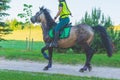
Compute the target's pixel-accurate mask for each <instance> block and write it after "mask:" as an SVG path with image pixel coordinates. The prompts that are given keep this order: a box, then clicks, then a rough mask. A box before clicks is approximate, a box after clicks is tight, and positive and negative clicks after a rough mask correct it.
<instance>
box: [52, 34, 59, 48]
mask: <svg viewBox="0 0 120 80" xmlns="http://www.w3.org/2000/svg"><path fill="white" fill-rule="evenodd" d="M58 39H59V32H55V36H54V40H53V42H52V44H51V47H58Z"/></svg>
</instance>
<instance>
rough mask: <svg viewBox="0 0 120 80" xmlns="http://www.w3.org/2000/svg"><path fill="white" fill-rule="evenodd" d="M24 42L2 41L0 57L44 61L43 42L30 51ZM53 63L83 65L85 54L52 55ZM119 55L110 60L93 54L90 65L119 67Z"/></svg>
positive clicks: (104, 56) (55, 53)
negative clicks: (41, 50)
mask: <svg viewBox="0 0 120 80" xmlns="http://www.w3.org/2000/svg"><path fill="white" fill-rule="evenodd" d="M24 43H25V41H3V42H0V45H1V46H2V48H0V56H1V57H5V58H7V59H24V60H34V61H40V62H41V61H42V62H44V61H46V60H45V59H44V58H43V56H42V54H41V52H40V49H41V48H42V47H43V46H44V43H43V42H34V47H33V50H32V51H29V50H26V48H25V47H24V45H25V44H24ZM53 61H54V62H57V63H62V64H84V62H85V54H74V53H73V52H72V51H70V50H68V51H67V52H66V53H58V52H54V53H53ZM119 63H120V54H119V52H118V53H115V54H113V56H112V57H111V58H109V57H107V56H106V54H97V53H96V54H95V55H94V56H93V59H92V64H93V65H96V66H111V67H120V64H119Z"/></svg>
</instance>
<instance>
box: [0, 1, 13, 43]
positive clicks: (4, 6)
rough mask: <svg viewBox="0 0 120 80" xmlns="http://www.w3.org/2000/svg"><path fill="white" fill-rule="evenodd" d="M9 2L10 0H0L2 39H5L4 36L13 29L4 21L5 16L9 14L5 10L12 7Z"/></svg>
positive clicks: (0, 32) (0, 35) (0, 37)
mask: <svg viewBox="0 0 120 80" xmlns="http://www.w3.org/2000/svg"><path fill="white" fill-rule="evenodd" d="M9 2H10V0H0V41H1V40H4V39H3V38H2V36H3V35H5V34H8V33H9V31H11V30H10V29H9V27H8V25H7V24H6V23H5V22H3V18H4V17H5V16H9V14H8V13H5V11H6V10H8V9H9V8H10V6H9V5H8V3H9Z"/></svg>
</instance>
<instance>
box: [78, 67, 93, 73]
mask: <svg viewBox="0 0 120 80" xmlns="http://www.w3.org/2000/svg"><path fill="white" fill-rule="evenodd" d="M87 70H88V71H89V72H90V71H91V70H92V67H91V66H87V67H83V68H81V69H80V70H79V72H85V71H87Z"/></svg>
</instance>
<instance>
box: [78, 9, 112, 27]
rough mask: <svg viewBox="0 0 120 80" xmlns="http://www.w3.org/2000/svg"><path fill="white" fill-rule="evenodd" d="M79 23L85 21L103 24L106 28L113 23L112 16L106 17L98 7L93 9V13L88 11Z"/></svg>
mask: <svg viewBox="0 0 120 80" xmlns="http://www.w3.org/2000/svg"><path fill="white" fill-rule="evenodd" d="M79 23H85V24H88V25H90V26H97V25H102V26H105V27H106V28H107V27H110V26H112V25H113V23H112V21H111V18H110V17H105V15H104V14H103V13H102V12H101V10H100V9H96V8H94V9H93V10H92V12H91V14H88V12H86V13H85V15H84V17H83V18H82V19H81V21H80V22H79Z"/></svg>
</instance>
